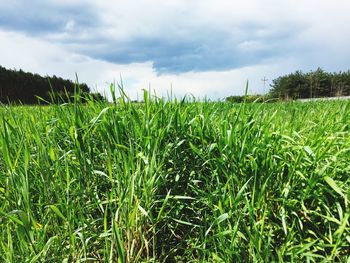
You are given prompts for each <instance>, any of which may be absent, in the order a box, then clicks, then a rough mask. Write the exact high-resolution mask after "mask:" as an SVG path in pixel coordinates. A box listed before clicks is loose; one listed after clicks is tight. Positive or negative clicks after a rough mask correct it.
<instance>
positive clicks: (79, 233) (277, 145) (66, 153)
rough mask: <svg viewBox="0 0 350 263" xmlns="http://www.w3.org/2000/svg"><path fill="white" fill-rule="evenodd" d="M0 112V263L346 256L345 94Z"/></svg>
mask: <svg viewBox="0 0 350 263" xmlns="http://www.w3.org/2000/svg"><path fill="white" fill-rule="evenodd" d="M144 100H145V101H144V103H142V104H141V103H139V104H135V103H131V102H129V101H128V100H127V99H126V98H125V97H122V98H120V99H115V101H114V103H112V104H108V103H94V102H89V103H88V104H86V105H83V104H79V103H78V102H74V103H72V104H64V105H51V106H30V107H29V106H17V107H14V106H3V107H1V108H0V126H1V128H0V151H1V153H0V262H273V261H280V262H293V261H294V262H322V261H324V262H327V261H329V262H330V261H336V262H337V261H338V262H346V261H347V262H349V260H350V257H349V254H350V225H349V215H350V211H349V198H350V190H349V184H350V179H349V176H350V102H349V101H322V102H308V103H299V102H286V103H283V102H282V103H267V104H258V103H257V104H230V103H221V102H197V101H193V100H178V101H176V100H174V101H173V102H167V101H165V100H161V99H152V100H150V99H149V94H147V93H145V94H144Z"/></svg>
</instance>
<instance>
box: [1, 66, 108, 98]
mask: <svg viewBox="0 0 350 263" xmlns="http://www.w3.org/2000/svg"><path fill="white" fill-rule="evenodd" d="M75 88H77V91H78V92H80V94H82V95H83V96H92V97H94V98H95V99H102V98H103V97H102V96H101V95H100V94H99V93H90V88H89V87H88V86H87V84H85V83H80V84H79V85H76V83H74V82H73V81H71V80H67V79H63V78H61V77H57V76H55V75H54V76H52V77H49V76H46V77H42V76H40V75H39V74H32V73H29V72H24V71H23V70H21V69H20V70H15V69H6V68H4V67H2V66H0V102H1V103H22V104H37V103H38V102H40V103H45V101H48V102H51V101H52V100H53V99H54V98H55V99H57V98H59V99H60V100H61V101H66V100H68V99H69V98H70V97H72V96H73V94H74V90H75Z"/></svg>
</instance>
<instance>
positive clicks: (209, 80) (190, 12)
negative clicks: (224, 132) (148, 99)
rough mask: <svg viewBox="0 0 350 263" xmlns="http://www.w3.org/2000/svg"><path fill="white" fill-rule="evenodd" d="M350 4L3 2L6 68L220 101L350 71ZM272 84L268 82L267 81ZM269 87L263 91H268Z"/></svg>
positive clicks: (0, 41) (0, 27) (1, 38)
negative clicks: (280, 81) (321, 73)
mask: <svg viewBox="0 0 350 263" xmlns="http://www.w3.org/2000/svg"><path fill="white" fill-rule="evenodd" d="M349 12H350V1H348V0H333V1H329V0H307V1H301V0H249V1H247V0H245V1H244V0H231V1H229V0H163V1H161V0H158V1H156V0H129V1H120V0H114V1H113V0H109V1H107V0H98V1H97V0H95V1H92V0H69V1H68V0H45V1H44V0H42V1H38V0H32V1H27V0H12V1H9V0H0V65H2V66H4V67H7V68H11V69H22V70H24V71H29V72H33V73H39V74H41V75H49V76H52V75H56V76H61V77H63V78H68V79H72V80H74V79H75V75H76V74H77V75H78V78H79V81H80V82H85V83H87V84H88V85H89V87H90V88H91V89H92V90H93V91H98V92H101V93H103V94H106V95H108V92H109V85H110V83H113V82H115V83H120V80H122V81H123V85H124V89H125V91H126V93H127V94H128V95H129V96H130V97H131V98H132V99H137V98H138V97H139V96H140V97H141V94H142V89H151V90H152V91H154V92H155V93H156V94H157V95H158V96H166V95H167V94H168V93H169V92H172V93H173V94H174V95H176V96H178V97H182V96H184V95H191V96H195V97H197V98H204V97H205V98H209V99H212V100H221V99H224V98H225V97H227V96H230V95H241V94H244V91H245V85H246V82H247V81H249V93H251V94H262V93H265V92H267V91H268V90H269V88H270V84H271V83H272V80H273V79H276V78H277V77H279V76H281V75H285V74H288V73H291V72H294V71H296V70H302V71H305V72H308V71H310V70H315V69H317V68H318V67H321V68H322V69H324V70H326V71H332V72H333V71H345V70H348V69H349V68H350V65H349V63H350V44H349V43H350V34H349V33H348V32H347V27H348V26H349V24H350V16H349ZM264 78H266V79H267V81H266V82H265V83H264V81H262V79H264ZM264 84H265V85H264Z"/></svg>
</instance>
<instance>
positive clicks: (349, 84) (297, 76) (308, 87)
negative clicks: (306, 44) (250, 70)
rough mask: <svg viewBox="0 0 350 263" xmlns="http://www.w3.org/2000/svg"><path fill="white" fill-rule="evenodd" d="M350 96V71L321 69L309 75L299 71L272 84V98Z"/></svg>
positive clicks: (270, 95) (270, 94)
mask: <svg viewBox="0 0 350 263" xmlns="http://www.w3.org/2000/svg"><path fill="white" fill-rule="evenodd" d="M349 95H350V70H348V71H345V72H342V71H340V72H333V73H331V72H326V71H324V70H323V69H321V68H318V69H317V70H315V71H310V72H308V73H303V72H302V71H300V70H298V71H296V72H294V73H291V74H288V75H285V76H281V77H278V78H277V79H274V80H273V81H272V84H271V90H270V92H269V94H268V96H269V97H270V98H280V99H304V98H323V97H339V96H349Z"/></svg>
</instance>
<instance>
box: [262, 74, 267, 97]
mask: <svg viewBox="0 0 350 263" xmlns="http://www.w3.org/2000/svg"><path fill="white" fill-rule="evenodd" d="M261 81H262V82H264V91H263V92H264V94H265V93H266V91H265V86H266V82H267V81H268V79H267V78H266V77H264V78H263V79H261Z"/></svg>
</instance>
